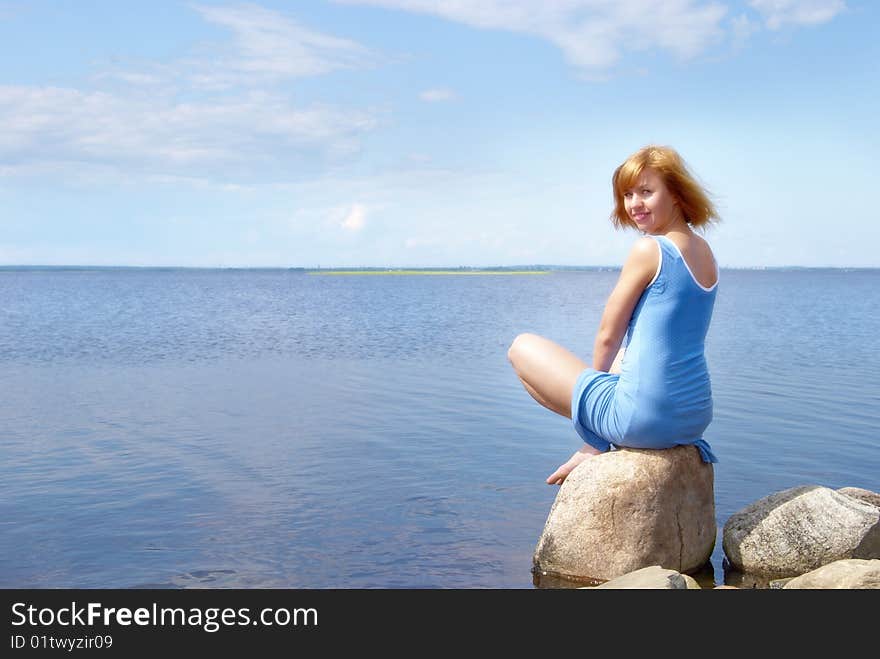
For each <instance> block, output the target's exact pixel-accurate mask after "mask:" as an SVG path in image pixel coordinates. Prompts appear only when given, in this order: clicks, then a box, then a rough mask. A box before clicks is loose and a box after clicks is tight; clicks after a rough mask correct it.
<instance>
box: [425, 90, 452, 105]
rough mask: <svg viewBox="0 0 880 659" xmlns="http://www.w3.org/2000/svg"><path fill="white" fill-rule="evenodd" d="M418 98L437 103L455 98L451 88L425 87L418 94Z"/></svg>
mask: <svg viewBox="0 0 880 659" xmlns="http://www.w3.org/2000/svg"><path fill="white" fill-rule="evenodd" d="M419 98H420V99H422V100H423V101H425V102H427V103H439V102H442V101H453V100H455V99H456V94H455V92H454V91H452V90H451V89H426V90H425V91H423V92H422V93H421V94H419Z"/></svg>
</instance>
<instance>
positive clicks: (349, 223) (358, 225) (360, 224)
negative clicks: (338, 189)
mask: <svg viewBox="0 0 880 659" xmlns="http://www.w3.org/2000/svg"><path fill="white" fill-rule="evenodd" d="M366 222H367V209H366V207H365V206H364V205H363V204H354V205H352V207H351V209H349V211H348V213H346V215H345V218H344V219H343V220H342V222H341V223H340V226H341V227H342V228H343V229H345V230H346V231H353V232H357V231H360V230H361V229H363V228H364V226H365V225H366Z"/></svg>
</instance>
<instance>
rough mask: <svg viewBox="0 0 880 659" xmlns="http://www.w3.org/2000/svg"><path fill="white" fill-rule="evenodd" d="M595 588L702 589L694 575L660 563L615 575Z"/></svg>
mask: <svg viewBox="0 0 880 659" xmlns="http://www.w3.org/2000/svg"><path fill="white" fill-rule="evenodd" d="M595 588H610V589H636V588H643V589H653V590H688V589H690V590H700V585H699V584H698V583H697V582H696V580H695V579H694V578H693V577H689V576H688V575H686V574H680V573H679V572H676V571H675V570H666V569H664V568H662V567H660V566H659V565H651V566H650V567H643V568H642V569H641V570H635V571H633V572H630V573H628V574H624V575H622V576H620V577H615V578H614V579H611V580H610V581H606V582H605V583H603V584H602V585H600V586H596V587H595Z"/></svg>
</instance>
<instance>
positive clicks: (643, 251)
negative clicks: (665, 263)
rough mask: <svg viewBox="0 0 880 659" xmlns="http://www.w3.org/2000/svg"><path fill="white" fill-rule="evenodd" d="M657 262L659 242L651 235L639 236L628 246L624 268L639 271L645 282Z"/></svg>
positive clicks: (650, 276)
mask: <svg viewBox="0 0 880 659" xmlns="http://www.w3.org/2000/svg"><path fill="white" fill-rule="evenodd" d="M659 264H660V249H659V243H658V242H657V240H655V239H654V238H652V237H651V236H641V237H640V238H637V239H636V240H635V242H633V244H632V247H630V250H629V256H628V257H627V259H626V264H625V265H624V268H626V269H628V270H629V271H630V272H638V273H640V274H641V275H642V276H643V277H644V278H645V281H646V282H647V281H649V280H650V279H651V278H652V277H653V276H654V274H655V273H656V271H657V267H658V266H659Z"/></svg>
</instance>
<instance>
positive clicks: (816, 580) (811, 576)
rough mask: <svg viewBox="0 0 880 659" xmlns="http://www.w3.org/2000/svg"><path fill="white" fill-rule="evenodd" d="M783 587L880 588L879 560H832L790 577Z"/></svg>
mask: <svg viewBox="0 0 880 659" xmlns="http://www.w3.org/2000/svg"><path fill="white" fill-rule="evenodd" d="M783 588H785V589H786V590H796V589H801V590H803V589H807V588H844V589H851V590H855V589H880V560H876V559H874V560H863V559H859V558H850V559H844V560H840V561H834V562H833V563H829V564H828V565H823V566H822V567H820V568H817V569H815V570H813V571H811V572H807V573H806V574H802V575H800V576H799V577H795V578H794V579H790V580H789V581H788V583H786V584H785V585H784V586H783Z"/></svg>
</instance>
